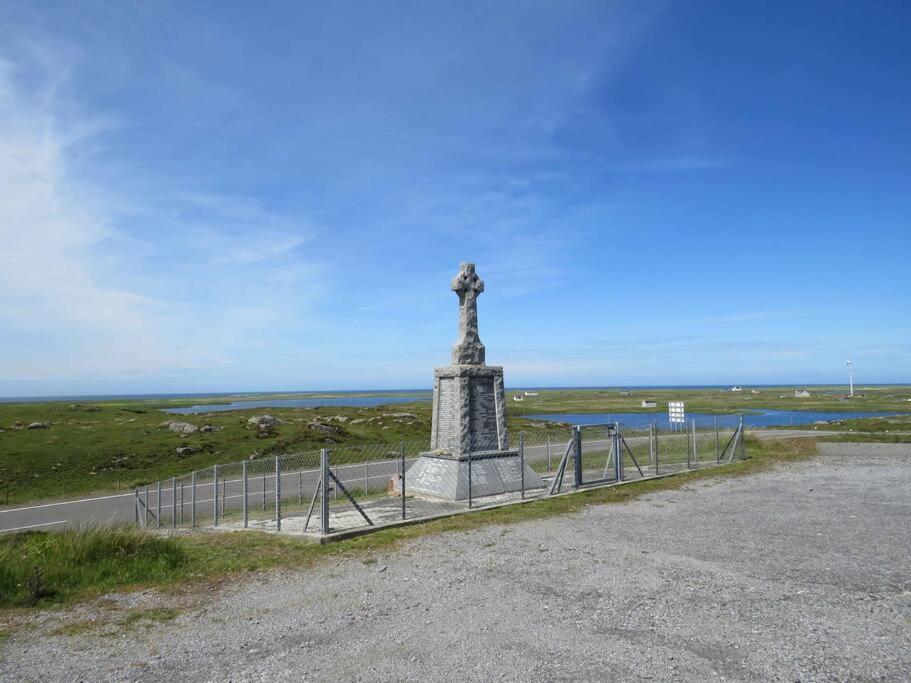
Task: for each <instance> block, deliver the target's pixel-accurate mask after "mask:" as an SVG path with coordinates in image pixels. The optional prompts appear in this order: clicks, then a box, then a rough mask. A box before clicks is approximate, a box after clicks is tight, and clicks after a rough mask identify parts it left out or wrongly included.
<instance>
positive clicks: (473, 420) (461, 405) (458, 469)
mask: <svg viewBox="0 0 911 683" xmlns="http://www.w3.org/2000/svg"><path fill="white" fill-rule="evenodd" d="M451 287H452V290H453V291H454V292H455V293H456V294H457V295H458V297H459V338H458V340H456V343H455V346H453V348H452V365H450V366H447V367H441V368H436V369H435V370H434V382H433V421H432V427H431V430H432V431H431V436H430V449H431V450H430V451H429V452H427V453H421V456H420V458H419V459H418V460H417V461H416V462H415V463H414V464H413V465H412V466H411V468H409V470H408V472H407V474H406V486H407V488H408V491H410V492H412V493H416V494H418V495H422V496H427V497H431V498H442V499H445V500H463V499H465V498H468V485H469V478H468V477H469V472H468V462H469V460H470V461H471V492H472V496H473V497H481V496H490V495H496V494H498V493H508V492H511V491H518V490H519V489H520V488H521V486H522V469H521V467H522V464H521V462H520V460H519V457H518V456H519V452H518V451H516V450H509V436H508V434H507V431H506V404H505V391H504V387H503V368H502V367H498V366H490V365H485V364H484V359H485V350H484V344H482V343H481V338H480V336H479V335H478V306H477V298H478V295H479V294H481V292H483V291H484V282H483V281H482V280H481V278H479V277H478V275H477V273H475V267H474V264H473V263H463V264H462V265H461V267H460V268H459V274H458V275H456V277H455V278H453V280H452V285H451ZM543 486H544V482H543V481H542V480H541V478H540V477H539V476H538V475H537V474H536V473H535V472H534V470H532V469H531V468H530V467H529V466H528V465H525V488H540V487H543Z"/></svg>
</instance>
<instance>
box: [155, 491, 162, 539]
mask: <svg viewBox="0 0 911 683" xmlns="http://www.w3.org/2000/svg"><path fill="white" fill-rule="evenodd" d="M155 512H156V517H158V519H157V520H155V521H156V522H158V528H159V529H160V528H161V481H159V482H158V495H157V496H156V497H155Z"/></svg>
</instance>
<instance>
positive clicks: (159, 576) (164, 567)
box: [0, 526, 187, 607]
mask: <svg viewBox="0 0 911 683" xmlns="http://www.w3.org/2000/svg"><path fill="white" fill-rule="evenodd" d="M186 564H187V556H186V553H185V551H184V549H183V548H182V546H181V545H180V544H179V543H177V542H176V541H174V540H171V539H167V538H161V537H159V536H155V535H153V534H151V533H149V532H147V531H143V530H141V529H136V528H134V527H128V526H107V527H94V528H82V529H73V530H66V531H60V532H44V531H30V532H25V533H19V534H13V535H8V536H0V607H16V606H31V605H38V604H46V603H55V602H60V601H62V600H65V599H66V598H67V597H70V596H72V595H75V594H84V593H87V592H89V593H92V592H103V591H105V590H110V589H113V588H116V587H120V586H129V585H131V584H138V583H143V584H150V583H156V582H159V581H170V580H174V578H175V575H179V574H181V573H182V571H181V570H182V569H183V568H184V567H185V565H186Z"/></svg>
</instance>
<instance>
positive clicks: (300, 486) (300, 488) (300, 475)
mask: <svg viewBox="0 0 911 683" xmlns="http://www.w3.org/2000/svg"><path fill="white" fill-rule="evenodd" d="M297 497H298V498H299V499H300V506H301V507H304V471H303V470H298V472H297Z"/></svg>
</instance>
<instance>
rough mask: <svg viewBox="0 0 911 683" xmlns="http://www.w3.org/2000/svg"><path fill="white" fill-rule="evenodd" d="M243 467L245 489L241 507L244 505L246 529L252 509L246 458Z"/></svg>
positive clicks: (243, 485) (242, 484)
mask: <svg viewBox="0 0 911 683" xmlns="http://www.w3.org/2000/svg"><path fill="white" fill-rule="evenodd" d="M242 468H243V475H242V479H241V488H242V489H243V491H242V496H241V497H242V498H243V502H242V503H241V507H242V514H243V517H244V529H246V528H247V523H248V522H249V520H250V510H249V508H248V507H247V494H248V492H249V478H248V476H247V461H246V460H244V463H243V465H242Z"/></svg>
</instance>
